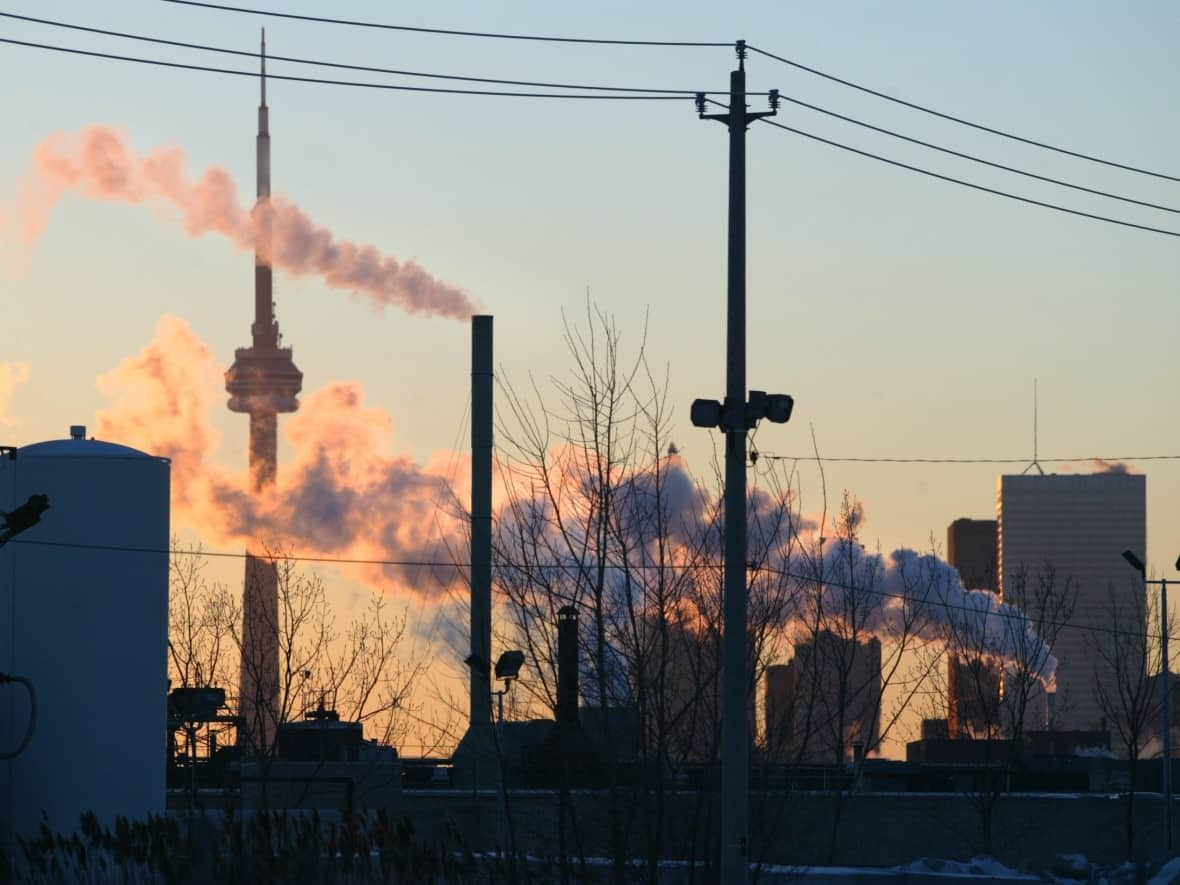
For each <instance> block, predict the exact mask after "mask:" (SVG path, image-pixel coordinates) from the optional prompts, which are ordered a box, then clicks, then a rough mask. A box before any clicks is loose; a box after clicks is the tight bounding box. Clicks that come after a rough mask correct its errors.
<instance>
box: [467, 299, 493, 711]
mask: <svg viewBox="0 0 1180 885" xmlns="http://www.w3.org/2000/svg"><path fill="white" fill-rule="evenodd" d="M491 659H492V318H491V317H490V316H476V317H472V318H471V657H470V658H469V661H470V662H471V667H470V670H471V720H470V723H469V724H470V726H471V727H473V728H474V727H478V726H480V725H481V724H483V723H487V722H490V721H491V716H492V689H491V673H490V670H491Z"/></svg>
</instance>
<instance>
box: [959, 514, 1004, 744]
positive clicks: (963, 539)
mask: <svg viewBox="0 0 1180 885" xmlns="http://www.w3.org/2000/svg"><path fill="white" fill-rule="evenodd" d="M946 555H947V562H949V563H950V564H951V565H952V566H954V567H955V569H956V570H957V571H958V573H959V577H960V578H961V579H962V581H963V586H964V587H965V588H967V589H968V590H990V591H991V592H993V593H995V592H997V590H998V589H999V522H997V521H996V520H994V519H956V520H955V521H954V522H952V523H951V524H950V525H949V526H947V530H946ZM999 705H1000V670H999V667H998V666H996V665H995V664H994V663H992V662H989V661H986V660H983V659H982V658H980V657H978V656H977V657H974V658H967V657H964V656H962V655H957V654H950V655H948V656H947V727H948V730H949V733H950V736H951V737H952V738H958V737H967V736H981V735H982V736H994V735H988V734H987V732H989V731H994V730H995V728H996V726H998V725H999Z"/></svg>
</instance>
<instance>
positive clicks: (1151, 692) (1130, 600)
mask: <svg viewBox="0 0 1180 885" xmlns="http://www.w3.org/2000/svg"><path fill="white" fill-rule="evenodd" d="M1104 614H1105V618H1104V629H1102V630H1095V631H1091V632H1089V633H1088V634H1087V636H1086V646H1087V649H1088V650H1089V652H1090V656H1091V660H1092V661H1093V669H1094V677H1093V685H1094V693H1095V696H1096V697H1097V699H1098V705H1099V708H1100V709H1101V710H1102V714H1103V717H1104V718H1105V720H1106V724H1107V726H1108V727H1110V728H1112V729H1113V731H1114V733H1115V736H1116V737H1117V739H1118V741H1119V743H1120V744H1121V745H1122V754H1123V755H1125V756H1126V758H1127V767H1128V772H1127V773H1128V781H1129V783H1128V785H1127V793H1126V810H1125V813H1124V819H1123V826H1124V833H1125V838H1126V843H1127V859H1128V860H1133V859H1134V853H1135V781H1136V776H1137V774H1138V769H1139V760H1140V758H1141V756H1142V753H1143V752H1144V749H1145V747H1146V745H1147V743H1148V741H1149V740H1150V739H1151V738H1153V737H1155V736H1156V735H1158V734H1159V719H1160V710H1161V707H1162V698H1161V697H1160V684H1159V676H1158V674H1160V673H1161V672H1162V666H1161V655H1160V650H1161V645H1160V641H1159V636H1158V634H1154V633H1153V632H1152V630H1153V628H1152V626H1151V625H1154V624H1158V623H1159V622H1160V618H1159V605H1158V603H1156V602H1154V601H1153V600H1151V599H1148V597H1147V595H1146V594H1145V593H1144V591H1143V585H1142V584H1141V583H1139V582H1136V583H1135V586H1134V587H1133V588H1132V589H1130V590H1122V591H1119V590H1116V589H1115V588H1114V587H1110V588H1109V590H1108V595H1107V604H1106V610H1105V612H1104ZM1168 629H1169V630H1171V629H1172V624H1171V623H1169V624H1168Z"/></svg>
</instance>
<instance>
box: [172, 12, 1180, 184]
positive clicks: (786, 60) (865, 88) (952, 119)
mask: <svg viewBox="0 0 1180 885" xmlns="http://www.w3.org/2000/svg"><path fill="white" fill-rule="evenodd" d="M169 2H180V0H169ZM746 48H747V49H749V50H750V51H751V52H757V53H758V54H759V55H764V56H766V57H767V58H773V59H774V60H775V61H780V62H782V63H783V64H787V65H790V66H791V67H793V68H798V69H799V70H801V71H806V72H807V73H809V74H814V75H815V76H817V77H822V78H824V79H825V80H830V81H832V82H833V83H839V84H840V85H841V86H847V87H849V88H850V89H857V90H859V91H861V92H864V93H866V94H868V95H873V96H876V97H877V98H883V99H885V100H886V101H891V102H893V103H894V104H899V105H902V106H904V107H907V108H912V109H913V110H915V111H921V112H922V113H924V114H930V115H931V116H934V117H941V118H942V119H943V120H949V121H950V122H952V123H959V124H960V125H963V126H969V127H971V128H972V129H978V130H979V131H980V132H987V133H989V134H991V135H998V136H1000V137H1002V138H1008V139H1011V140H1012V141H1018V142H1021V143H1022V144H1027V145H1032V146H1033V147H1038V148H1044V149H1045V150H1049V151H1055V152H1056V153H1059V154H1064V155H1066V156H1069V157H1076V158H1077V159H1079V160H1088V161H1090V162H1092V163H1101V164H1102V165H1103V166H1110V167H1112V168H1115V169H1122V170H1124V171H1126V172H1135V173H1137V174H1139V175H1149V176H1151V177H1152V178H1162V179H1164V180H1165V181H1178V182H1180V176H1176V175H1169V174H1168V173H1166V172H1154V171H1152V170H1151V169H1144V168H1142V167H1139V166H1131V165H1129V164H1127V163H1118V162H1115V161H1114V160H1107V159H1105V158H1103V157H1097V156H1094V155H1093V154H1085V153H1082V152H1081V151H1074V150H1070V149H1069V148H1063V147H1060V146H1058V145H1053V144H1049V143H1047V142H1044V141H1037V140H1036V139H1033V138H1026V137H1025V136H1023V135H1017V134H1015V133H1013V132H1006V131H1005V130H1003V129H996V128H994V127H992V126H985V125H983V124H982V123H975V122H973V121H971V120H967V119H964V118H963V117H956V116H954V115H953V114H948V113H944V112H943V111H938V110H935V109H934V108H930V107H926V106H925V105H920V104H917V103H916V102H912V101H907V100H905V99H904V98H898V97H897V96H895V95H890V94H888V93H886V92H880V91H878V90H876V89H871V88H869V87H868V86H864V85H862V84H860V83H854V82H853V81H851V80H845V79H844V78H842V77H837V76H835V75H833V74H829V73H826V72H824V71H821V70H819V69H817V68H813V67H809V66H807V65H804V64H800V63H799V62H797V61H793V60H791V59H789V58H784V57H783V56H781V55H775V54H774V53H773V52H768V51H767V50H765V49H759V48H758V47H757V46H753V45H751V44H749V43H747V44H746Z"/></svg>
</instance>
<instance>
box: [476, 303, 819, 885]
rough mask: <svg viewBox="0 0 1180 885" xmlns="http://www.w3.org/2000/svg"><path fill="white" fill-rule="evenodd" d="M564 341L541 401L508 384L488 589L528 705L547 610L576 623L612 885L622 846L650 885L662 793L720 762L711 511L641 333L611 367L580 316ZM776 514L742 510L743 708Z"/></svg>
mask: <svg viewBox="0 0 1180 885" xmlns="http://www.w3.org/2000/svg"><path fill="white" fill-rule="evenodd" d="M565 338H566V344H567V347H568V349H569V352H570V355H571V358H572V366H573V368H572V371H571V373H570V375H569V376H568V377H567V378H560V379H555V380H554V381H553V390H552V392H549V391H545V392H542V390H541V389H540V388H539V387H538V385H537V384H536V383H534V384H533V385H532V390H531V393H530V395H529V396H528V397H526V396H524V395H522V394H520V393H518V392H517V391H516V390H514V389H512V388H511V386H507V388H506V393H507V396H506V400H507V403H508V405H507V408H506V412H507V420H501V422H500V425H501V427H500V430H499V431H498V436H499V438H500V440H501V444H500V451H501V453H502V458H503V460H502V463H501V465H500V466H501V475H502V476H503V477H504V480H505V483H506V485H507V487H508V500H507V502H506V504H505V507H504V508H503V510H502V511H501V515H500V519H499V523H498V526H497V535H496V551H495V556H496V569H495V574H496V580H497V588H498V592H499V594H500V598H501V600H502V602H503V606H504V612H505V624H504V629H505V630H506V631H507V632H508V634H509V636H510V637H511V641H513V642H517V643H519V644H520V645H521V646H522V647H523V648H524V649H525V651H526V652H527V654H528V655H529V657H530V659H531V661H532V662H533V664H534V667H532V668H531V669H530V673H532V674H534V675H535V678H534V679H532V680H530V681H529V682H528V683H525V684H523V685H522V687H523V688H524V689H525V690H526V691H531V692H532V693H533V698H534V700H535V701H536V703H537V704H538V706H539V707H540V708H542V709H545V708H548V709H550V710H552V709H553V707H554V706H555V703H556V683H557V674H556V670H555V668H554V664H553V662H554V661H556V658H557V655H556V624H557V613H558V610H559V609H561V608H562V607H564V606H567V605H572V606H574V607H575V608H576V609H577V610H578V611H579V612H580V614H581V615H582V620H581V637H580V638H581V644H582V647H583V649H584V651H585V652H586V654H585V655H584V658H583V660H584V664H583V676H584V679H583V690H582V694H583V697H584V698H585V700H586V702H587V704H588V707H589V709H590V711H591V712H592V714H593V720H594V723H593V726H592V727H591V728H590V729H589V730H591V731H592V732H594V737H595V739H596V740H597V742H598V744H599V746H600V747H601V748H603V749H605V750H606V752H604V753H603V754H602V760H603V767H604V770H603V777H602V782H603V783H604V785H605V787H606V791H607V804H608V819H609V831H610V848H611V854H612V858H613V876H614V879H615V881H616V882H621V881H623V879H624V877H625V875H626V867H625V861H626V859H627V856H628V855H629V854H630V853H632V851H633V847H634V848H636V849H640V850H641V851H642V854H643V856H644V857H645V859H646V875H647V879H648V880H649V881H651V882H655V881H657V880H658V876H659V861H660V859H661V858H663V857H666V856H667V855H668V853H669V851H670V850H672V849H671V848H670V846H669V844H668V839H667V830H668V827H667V824H668V822H669V821H671V820H673V819H674V818H676V817H683V815H684V813H685V812H684V808H683V803H682V805H681V807H680V808H679V809H674V808H672V807H671V805H670V802H671V798H670V797H671V789H672V784H673V783H674V782H677V781H678V778H679V775H680V773H681V772H684V771H686V769H689V768H693V769H694V770H699V769H700V768H701V767H708V766H710V765H713V764H715V762H716V759H717V755H718V748H719V742H720V728H719V725H720V720H719V712H720V684H719V679H718V676H719V673H720V665H721V660H720V637H721V624H720V611H721V606H720V593H721V575H722V569H721V549H722V544H721V539H722V535H721V502H720V496H718V495H716V494H713V493H710V492H709V491H707V490H706V489H704V488H702V487H701V486H700V485H699V484H698V483H697V482H696V481H695V480H694V479H693V478H692V477H691V475H690V474H689V473H688V470H687V468H686V466H685V464H684V462H683V460H682V459H681V458H680V457H679V455H678V452H677V451H676V448H675V446H674V444H673V443H672V441H671V438H670V426H671V420H670V419H671V415H670V409H669V407H668V404H667V402H666V393H665V391H666V379H665V378H659V377H657V376H655V375H654V374H653V373H652V372H651V370H650V368H649V366H648V364H647V362H646V359H645V356H644V343H645V340H644V338H645V336H644V335H641V336H640V339H639V343H638V346H637V347H636V348H635V349H634V350H633V351H631V352H629V353H625V352H624V350H623V347H622V335H621V333H620V330H619V329H618V327H617V325H616V324H615V322H614V320H613V319H611V318H610V317H609V316H607V315H606V314H604V313H603V312H601V311H600V310H597V309H596V308H594V307H593V306H592V305H588V306H587V314H586V319H585V322H584V324H582V325H580V326H575V325H572V324H569V323H567V324H566V329H565ZM790 505H791V502H790V499H789V495H788V494H787V490H785V489H783V488H779V487H775V486H772V487H770V488H768V489H757V488H755V489H754V490H753V491H752V494H751V496H750V501H749V520H750V557H749V558H750V563H751V568H750V569H749V574H748V580H749V592H750V596H751V602H750V649H751V665H750V669H749V674H748V675H749V690H750V697H751V699H753V697H754V686H755V685H756V684H757V682H758V680H759V678H760V674H761V671H762V667H763V666H764V664H765V662H766V660H767V656H768V654H770V652H771V650H772V649H773V648H775V647H776V643H777V642H778V641H779V640H778V637H779V636H780V635H781V633H782V629H783V627H784V625H785V623H786V621H787V620H789V609H790V606H791V605H792V603H793V599H792V596H791V593H790V581H789V578H788V576H787V573H786V569H785V565H786V563H787V562H789V558H790V555H789V548H790V546H791V545H792V544H793V543H795V540H796V537H797V526H796V522H795V514H794V512H793V510H792V509H791V506H790ZM530 683H531V684H530ZM624 765H625V766H626V771H627V772H628V778H629V779H630V783H629V784H628V785H627V786H628V789H627V790H626V791H625V793H626V801H624V790H623V789H622V788H623V785H624V777H623V771H624ZM559 814H561V815H562V821H563V825H564V821H565V810H564V809H559ZM713 814H714V811H713V808H712V802H711V800H710V799H709V796H708V794H707V793H706V792H704V791H702V792H700V793H698V795H697V799H696V801H695V802H694V808H693V811H692V820H693V822H694V823H693V825H692V826H691V827H690V828H689V835H688V836H687V837H686V842H685V843H684V844H682V845H679V846H677V848H676V850H677V853H679V854H681V855H682V856H689V857H697V856H698V853H700V852H702V845H701V844H700V843H702V842H704V840H698V839H697V834H698V833H699V834H704V833H707V832H709V831H710V827H711V823H710V819H711V815H713ZM562 832H563V833H564V830H563V831H562ZM636 842H638V843H639V845H636V844H635V843H636ZM562 844H563V845H564V841H563V843H562ZM640 846H641V847H640ZM710 850H711V849H710V848H705V849H704V856H706V857H707V856H708V852H709V851H710ZM563 860H564V857H563Z"/></svg>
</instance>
